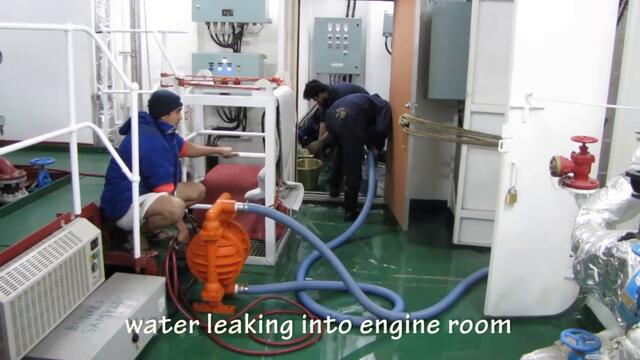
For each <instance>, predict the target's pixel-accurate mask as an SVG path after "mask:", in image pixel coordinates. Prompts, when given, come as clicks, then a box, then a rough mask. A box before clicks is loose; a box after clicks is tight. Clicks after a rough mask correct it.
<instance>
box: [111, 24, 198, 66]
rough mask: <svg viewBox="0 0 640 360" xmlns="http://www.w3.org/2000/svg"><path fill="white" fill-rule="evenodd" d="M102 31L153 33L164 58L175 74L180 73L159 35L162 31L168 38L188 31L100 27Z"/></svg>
mask: <svg viewBox="0 0 640 360" xmlns="http://www.w3.org/2000/svg"><path fill="white" fill-rule="evenodd" d="M100 31H101V32H104V33H137V34H145V35H146V36H149V34H151V35H152V36H153V41H155V43H156V44H157V45H158V48H159V49H160V53H162V58H163V59H164V61H166V62H167V64H168V65H169V68H171V71H172V72H173V73H174V74H178V71H177V70H176V67H175V66H173V63H171V60H169V55H168V54H167V50H166V42H165V41H161V40H160V38H159V37H158V34H159V33H162V36H163V40H164V39H165V38H166V34H188V33H189V32H188V31H179V30H146V29H100ZM163 65H164V64H163Z"/></svg>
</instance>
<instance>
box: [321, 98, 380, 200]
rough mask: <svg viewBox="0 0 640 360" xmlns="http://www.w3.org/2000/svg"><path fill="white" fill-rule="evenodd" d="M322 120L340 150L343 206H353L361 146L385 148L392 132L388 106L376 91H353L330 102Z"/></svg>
mask: <svg viewBox="0 0 640 360" xmlns="http://www.w3.org/2000/svg"><path fill="white" fill-rule="evenodd" d="M325 121H326V125H327V131H329V134H330V135H331V137H332V138H333V139H334V140H335V141H336V143H337V145H338V148H339V151H341V153H342V154H341V155H342V169H343V173H344V176H345V186H346V191H345V208H347V209H349V208H355V202H356V201H357V193H358V191H359V189H360V182H361V181H362V162H363V160H364V148H365V146H366V147H368V148H370V149H377V150H382V149H383V148H384V145H385V141H386V139H387V136H388V135H389V133H390V132H391V107H390V106H389V103H388V102H387V101H386V100H384V99H382V98H381V97H380V96H379V95H377V94H375V95H365V94H352V95H348V96H345V97H343V98H341V99H339V100H337V101H336V102H335V103H333V105H332V106H331V107H330V108H329V109H328V110H327V113H326V117H325Z"/></svg>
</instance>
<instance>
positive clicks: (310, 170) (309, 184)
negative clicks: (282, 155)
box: [298, 158, 322, 190]
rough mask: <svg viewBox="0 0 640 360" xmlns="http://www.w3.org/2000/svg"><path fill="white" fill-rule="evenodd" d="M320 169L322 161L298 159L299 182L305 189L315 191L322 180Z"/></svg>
mask: <svg viewBox="0 0 640 360" xmlns="http://www.w3.org/2000/svg"><path fill="white" fill-rule="evenodd" d="M320 167H322V161H320V160H318V159H312V158H305V159H298V182H300V183H302V185H304V188H305V189H309V190H310V189H315V188H316V187H317V186H318V179H319V178H320Z"/></svg>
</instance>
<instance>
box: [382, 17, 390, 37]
mask: <svg viewBox="0 0 640 360" xmlns="http://www.w3.org/2000/svg"><path fill="white" fill-rule="evenodd" d="M392 35H393V14H389V13H388V12H386V11H385V13H384V19H383V21H382V36H384V37H390V36H392Z"/></svg>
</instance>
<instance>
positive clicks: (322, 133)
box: [303, 80, 369, 197]
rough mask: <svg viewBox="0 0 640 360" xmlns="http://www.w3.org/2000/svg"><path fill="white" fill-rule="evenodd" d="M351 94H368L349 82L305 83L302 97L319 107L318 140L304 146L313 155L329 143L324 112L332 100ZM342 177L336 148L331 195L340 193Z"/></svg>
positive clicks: (331, 176)
mask: <svg viewBox="0 0 640 360" xmlns="http://www.w3.org/2000/svg"><path fill="white" fill-rule="evenodd" d="M351 94H365V95H369V92H368V91H367V90H365V89H364V88H363V87H361V86H359V85H356V84H351V83H339V84H335V85H331V86H328V85H326V84H323V83H322V82H320V81H318V80H311V81H309V82H308V83H307V84H306V85H305V88H304V92H303V98H304V99H305V100H313V101H315V102H316V104H318V107H319V108H320V109H319V110H318V111H319V114H318V116H317V119H318V121H319V124H318V140H316V141H314V142H311V143H310V144H309V145H308V146H306V148H307V149H308V150H309V152H310V153H311V154H314V155H315V154H317V153H318V152H320V151H322V150H323V149H324V148H326V147H327V146H330V145H331V143H332V142H331V136H330V135H329V133H328V132H327V130H326V124H325V112H326V111H327V109H329V108H330V107H331V106H332V105H333V103H334V102H336V101H338V100H340V99H342V98H343V97H345V96H348V95H351ZM342 177H343V175H342V152H341V151H340V148H338V151H336V153H335V157H334V159H333V168H332V169H331V174H330V176H329V189H330V190H329V195H330V196H331V197H338V196H339V195H340V183H341V182H342Z"/></svg>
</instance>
